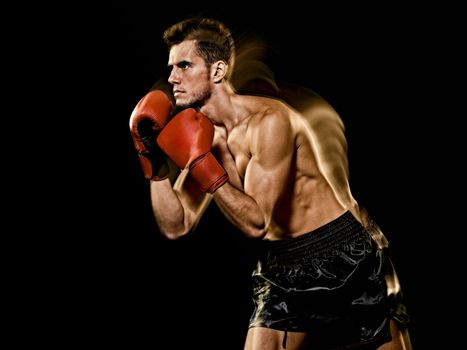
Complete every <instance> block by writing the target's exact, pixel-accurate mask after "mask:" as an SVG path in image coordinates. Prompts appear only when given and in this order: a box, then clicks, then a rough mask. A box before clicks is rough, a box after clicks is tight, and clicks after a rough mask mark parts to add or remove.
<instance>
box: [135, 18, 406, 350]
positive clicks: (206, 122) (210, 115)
mask: <svg viewBox="0 0 467 350" xmlns="http://www.w3.org/2000/svg"><path fill="white" fill-rule="evenodd" d="M164 40H165V41H166V43H167V45H168V47H169V49H170V52H169V60H168V66H169V68H171V74H170V77H169V79H168V80H169V83H170V84H172V85H173V96H174V98H175V101H176V106H177V107H180V108H181V109H183V110H182V112H180V113H175V114H176V116H174V117H173V118H172V117H171V116H170V117H169V115H170V114H171V103H170V102H169V99H168V98H167V97H166V96H164V94H162V93H161V92H160V91H157V90H156V91H152V92H150V93H149V94H148V95H147V96H145V97H144V98H143V99H142V100H141V101H140V102H139V104H138V105H137V106H136V108H135V110H134V111H133V114H132V116H131V118H130V128H131V130H132V135H133V137H134V140H135V145H136V148H137V149H138V151H139V153H140V159H141V162H142V166H143V169H144V171H145V175H146V177H147V178H148V179H150V180H151V182H150V189H151V200H152V207H153V212H154V215H155V218H156V221H157V223H158V226H159V229H160V231H161V232H162V234H164V235H165V236H166V237H168V238H170V239H176V238H179V237H181V236H183V235H186V234H188V233H189V232H191V231H192V230H193V229H194V228H195V227H196V224H197V223H198V221H199V219H200V217H201V216H202V214H203V213H204V211H205V209H206V208H207V206H208V205H209V203H210V201H211V200H212V199H214V201H215V202H216V204H217V205H218V206H219V208H220V209H221V211H222V212H223V213H224V215H225V216H226V217H227V218H228V219H229V220H230V221H231V222H232V223H233V224H234V225H235V226H236V227H237V228H238V229H239V230H241V231H242V232H243V233H244V234H245V235H247V236H248V237H251V238H252V239H253V238H254V239H261V240H262V243H264V245H263V250H262V252H261V253H260V258H259V261H258V264H257V267H256V269H255V271H253V297H254V302H255V311H254V313H253V315H252V316H251V319H250V327H249V330H248V333H247V338H246V342H245V350H254V349H284V348H286V349H292V350H293V349H303V348H304V346H305V345H306V344H308V345H309V346H310V348H312V349H342V348H347V347H352V348H356V349H410V341H409V339H408V337H407V334H406V332H405V333H404V332H402V331H401V330H400V327H399V325H400V323H398V322H396V320H398V321H400V319H401V318H400V317H397V316H398V314H397V311H396V310H395V309H396V306H395V305H393V303H391V300H393V299H391V298H390V297H389V296H388V294H390V293H391V292H393V291H394V289H397V288H398V284H397V278H393V279H392V280H391V279H388V275H387V271H388V270H390V268H386V267H385V268H381V266H387V264H389V265H390V262H389V261H388V258H387V256H386V255H385V254H383V252H384V249H383V248H384V247H385V244H386V241H385V240H384V236H382V234H380V233H378V231H377V230H373V231H374V232H372V230H371V229H370V225H369V223H370V222H371V221H370V220H368V218H367V217H366V216H365V215H363V214H362V212H361V211H360V209H359V206H358V204H357V202H356V201H355V200H354V198H353V197H352V195H351V191H350V189H349V184H348V173H347V158H346V146H345V145H346V144H345V138H344V136H343V127H342V123H341V122H340V119H339V117H338V115H337V114H336V112H335V111H334V110H333V109H332V107H330V106H329V105H328V104H327V103H326V102H325V101H324V100H323V99H321V98H319V96H316V95H314V96H309V103H308V104H306V105H303V104H300V103H296V105H297V108H294V107H292V106H293V105H294V103H293V102H294V101H295V102H296V100H293V99H291V101H292V102H291V101H288V103H287V102H285V101H283V100H280V99H275V98H269V97H264V96H248V95H240V94H238V93H237V92H236V91H235V89H234V88H233V87H232V84H231V82H230V78H231V74H232V70H233V65H234V58H235V46H234V41H233V39H232V36H231V33H230V31H229V30H228V29H227V28H226V27H225V26H224V25H223V24H222V23H220V22H218V21H216V20H212V19H189V20H185V21H182V22H180V23H177V24H175V25H173V26H172V27H170V28H168V29H167V30H166V31H165V33H164ZM298 106H300V107H298ZM148 125H149V128H148V127H147V126H148ZM162 151H163V152H162ZM151 154H152V156H151ZM166 155H167V156H168V159H169V163H168V165H169V166H166V165H167V164H165V157H166ZM174 164H175V165H176V167H174ZM162 165H164V166H162ZM174 168H178V169H181V171H174ZM178 169H176V170H178ZM375 232H376V233H375ZM399 311H400V308H399ZM219 348H220V349H221V348H222V345H219Z"/></svg>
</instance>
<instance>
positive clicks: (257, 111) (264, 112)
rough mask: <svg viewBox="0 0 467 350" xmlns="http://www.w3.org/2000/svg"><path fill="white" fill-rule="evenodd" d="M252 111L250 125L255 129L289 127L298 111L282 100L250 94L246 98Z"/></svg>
mask: <svg viewBox="0 0 467 350" xmlns="http://www.w3.org/2000/svg"><path fill="white" fill-rule="evenodd" d="M246 104H247V107H248V108H249V109H250V111H251V118H250V120H249V127H250V128H251V129H254V130H258V129H260V130H262V131H264V130H265V129H268V130H269V129H276V128H278V129H282V128H285V129H287V128H289V127H291V125H292V120H293V118H294V117H295V116H294V114H295V113H296V112H295V111H294V110H293V109H292V108H290V106H288V105H287V104H285V103H283V102H282V101H280V100H277V99H274V98H268V97H260V96H250V97H249V98H248V99H247V100H246Z"/></svg>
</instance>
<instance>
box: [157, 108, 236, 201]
mask: <svg viewBox="0 0 467 350" xmlns="http://www.w3.org/2000/svg"><path fill="white" fill-rule="evenodd" d="M213 138H214V127H213V125H212V123H211V121H210V120H209V119H208V118H207V117H206V116H205V115H204V114H202V113H201V112H197V111H196V110H195V109H193V108H188V109H185V110H183V111H182V112H180V113H178V114H177V115H176V116H175V117H174V118H173V119H172V120H171V121H170V123H168V124H167V126H166V127H165V128H164V130H162V132H161V133H160V134H159V136H158V137H157V143H158V144H159V146H160V147H161V148H162V150H163V151H164V152H165V153H166V154H167V155H168V156H169V157H170V159H172V160H173V161H174V162H175V164H177V166H178V167H179V168H181V169H184V168H185V167H187V166H188V168H189V171H190V174H191V176H193V178H194V179H195V180H196V181H197V182H198V184H199V185H200V188H201V190H202V191H203V192H209V193H213V192H214V191H215V190H217V189H218V188H219V187H220V186H222V185H223V184H224V183H225V182H227V180H228V179H229V176H228V174H227V172H226V171H225V169H224V168H223V167H222V166H221V165H220V164H219V163H218V161H217V160H216V158H214V155H213V154H212V153H211V145H212V141H213Z"/></svg>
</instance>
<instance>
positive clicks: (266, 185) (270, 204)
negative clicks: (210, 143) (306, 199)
mask: <svg viewBox="0 0 467 350" xmlns="http://www.w3.org/2000/svg"><path fill="white" fill-rule="evenodd" d="M250 130H251V132H252V136H251V141H250V152H251V159H250V162H249V164H248V167H247V169H246V174H245V178H244V190H243V191H242V190H241V189H239V188H237V187H235V186H233V185H232V184H230V183H227V184H225V185H224V186H222V187H220V188H219V189H218V190H217V191H216V192H215V193H214V199H215V200H216V203H217V204H218V205H219V207H220V208H221V210H222V211H223V213H224V214H225V215H226V216H227V218H228V219H229V220H230V221H232V223H233V224H235V225H236V226H237V227H238V228H239V229H240V230H242V231H243V232H244V233H245V234H246V235H247V236H249V237H257V238H260V237H264V236H265V235H266V234H267V233H269V232H271V231H272V230H276V229H278V228H277V227H276V226H275V223H274V220H273V214H274V211H275V210H276V208H277V205H278V203H279V202H280V201H281V199H282V198H283V196H284V194H285V192H286V191H287V186H288V184H289V181H290V176H291V163H292V159H293V157H294V151H295V149H294V145H295V140H294V133H293V130H292V125H291V123H290V120H289V119H288V117H287V116H285V115H282V114H280V113H270V114H267V115H264V116H262V117H261V118H258V120H256V121H252V125H251V126H250ZM231 178H232V176H231Z"/></svg>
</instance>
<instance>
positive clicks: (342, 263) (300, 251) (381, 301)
mask: <svg viewBox="0 0 467 350" xmlns="http://www.w3.org/2000/svg"><path fill="white" fill-rule="evenodd" d="M387 263H388V260H387V256H386V254H385V251H384V250H381V249H378V247H377V245H376V243H375V242H374V241H373V240H372V239H371V236H370V234H369V233H368V232H367V231H366V230H365V229H364V228H363V226H362V225H361V224H360V223H359V222H358V221H357V220H356V219H355V218H354V217H353V215H352V214H351V213H350V212H346V213H345V214H343V215H342V216H341V217H339V218H337V219H336V220H334V221H332V222H330V223H329V224H327V225H325V226H323V227H321V228H319V229H317V230H314V231H312V232H310V233H308V234H305V235H302V236H300V237H297V238H294V239H290V240H284V241H265V242H264V246H263V251H262V253H261V257H260V259H259V261H258V265H257V268H256V270H255V271H254V272H253V286H254V289H253V298H254V302H255V311H254V313H253V315H252V317H251V320H250V327H258V326H260V327H268V328H273V329H278V330H284V331H295V332H306V333H308V334H309V336H308V338H309V339H308V342H309V343H310V344H311V345H312V346H311V348H317V349H338V348H346V346H351V347H352V346H362V345H367V346H371V347H374V346H378V345H380V344H382V343H385V342H387V341H389V340H390V339H391V337H390V332H389V320H390V318H391V306H390V299H389V298H388V289H387V287H386V282H385V274H386V271H388V266H387ZM313 346H314V347H313ZM371 347H370V348H371Z"/></svg>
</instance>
